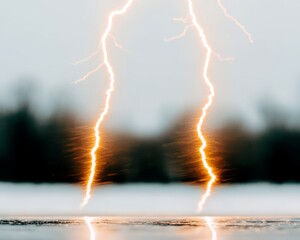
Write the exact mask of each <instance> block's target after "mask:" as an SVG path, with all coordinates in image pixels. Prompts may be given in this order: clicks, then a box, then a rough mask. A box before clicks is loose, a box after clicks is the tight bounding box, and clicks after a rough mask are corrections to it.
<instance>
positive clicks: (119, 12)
mask: <svg viewBox="0 0 300 240" xmlns="http://www.w3.org/2000/svg"><path fill="white" fill-rule="evenodd" d="M133 2H134V0H128V1H127V2H126V4H125V5H124V6H123V7H122V8H121V9H120V10H115V11H112V12H111V13H110V14H109V17H108V24H107V27H106V29H105V31H104V34H103V36H102V38H101V44H100V45H101V48H102V52H103V63H102V64H103V66H105V67H106V70H107V72H108V74H109V80H110V86H109V89H108V90H107V91H106V100H105V107H104V110H103V111H102V112H101V114H100V117H99V118H98V120H97V123H96V125H95V128H94V131H95V144H94V147H93V148H92V150H91V168H90V175H89V178H88V182H87V186H86V193H85V197H84V199H83V202H82V204H81V206H85V205H86V204H87V203H88V201H89V199H90V198H91V188H92V184H93V182H94V177H95V170H96V164H97V156H96V152H97V150H98V149H99V146H100V140H101V139H100V130H99V128H100V126H101V123H102V121H103V120H104V118H105V116H106V114H107V113H108V110H109V106H110V99H111V94H112V92H113V90H114V83H115V73H114V71H113V67H112V64H111V63H110V61H109V56H108V49H107V40H108V38H109V37H110V38H112V39H113V40H114V43H115V45H116V46H118V47H121V46H120V45H119V44H118V43H116V41H115V39H114V37H112V35H111V30H112V28H113V21H114V18H115V17H116V16H119V15H123V14H125V13H126V12H127V10H128V9H129V8H130V7H131V5H132V3H133ZM99 51H100V50H99V48H98V49H97V50H96V52H94V53H93V54H92V55H90V56H89V57H88V58H86V59H84V61H86V60H88V59H90V58H91V57H93V56H95V55H96V54H97V53H98V52H99ZM81 62H82V61H81ZM102 64H100V65H99V66H98V67H97V68H96V69H95V70H92V71H91V72H90V73H87V75H86V77H89V76H90V75H91V74H93V73H94V72H96V71H97V70H99V69H100V68H101V67H102ZM84 79H85V78H82V79H81V81H83V80H84Z"/></svg>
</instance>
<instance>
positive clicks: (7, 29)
mask: <svg viewBox="0 0 300 240" xmlns="http://www.w3.org/2000/svg"><path fill="white" fill-rule="evenodd" d="M124 2H125V1H123V0H85V1H83V0H64V1H53V0H51V1H50V0H43V1H41V0H26V1H22V0H10V1H6V0H0V53H1V54H0V66H2V67H1V71H0V102H1V104H0V105H1V106H2V107H9V106H14V104H15V102H16V101H15V94H16V90H15V89H16V87H17V86H18V85H20V84H26V83H27V80H26V79H32V80H33V81H34V82H35V85H36V87H35V88H34V92H33V93H34V94H33V99H34V104H35V106H36V108H37V109H39V110H41V112H42V113H43V114H46V115H47V114H49V113H50V112H51V109H52V107H53V106H54V105H56V104H57V103H58V102H60V101H63V102H66V104H68V105H70V106H71V107H72V108H75V109H76V110H77V111H78V113H79V117H82V118H84V119H86V120H92V119H95V118H96V117H97V115H98V113H99V110H100V108H101V107H102V106H103V102H104V91H105V88H106V87H107V84H108V80H107V75H106V73H105V72H104V71H101V72H99V73H98V74H96V75H94V76H93V77H91V78H90V79H89V80H88V81H86V82H84V83H82V84H80V85H73V84H71V83H72V81H75V80H76V79H78V78H80V77H81V76H83V75H84V74H85V73H86V72H87V71H89V70H90V69H92V68H93V67H95V66H96V65H97V63H99V62H101V59H100V58H95V59H93V60H91V61H90V62H88V63H84V64H82V65H80V66H74V65H72V63H73V62H75V61H77V60H79V59H81V58H84V57H86V56H88V55H89V54H90V53H91V52H92V51H94V50H95V49H96V47H97V44H98V39H99V36H100V34H101V33H103V31H104V28H105V24H106V17H107V14H108V12H109V11H111V10H113V9H115V8H119V7H121V6H123V4H124ZM195 2H197V4H196V5H197V14H198V17H199V20H200V21H201V24H202V25H203V28H204V29H205V30H206V33H207V36H208V39H209V41H210V43H211V45H212V47H213V48H214V49H215V50H216V51H217V52H219V53H221V54H222V55H223V56H232V57H234V58H235V61H233V62H220V61H218V60H217V59H214V61H213V63H212V65H211V67H210V76H211V80H212V81H213V82H214V83H215V87H216V92H217V97H216V99H215V104H214V106H213V108H212V111H211V112H210V115H209V118H208V121H207V124H208V126H212V127H216V126H219V125H220V124H223V123H225V122H226V121H228V120H230V119H233V118H235V117H240V118H242V119H243V120H244V121H245V122H246V123H247V124H248V125H249V126H256V127H257V126H259V124H260V115H259V107H260V106H261V103H262V102H263V101H269V102H272V103H274V104H276V105H279V106H280V107H282V108H283V109H284V110H286V111H287V112H291V113H293V114H295V113H298V114H299V111H298V110H299V103H298V102H299V101H298V96H299V94H300V81H299V79H300V70H299V61H298V58H299V55H300V48H299V46H298V45H299V42H300V28H299V27H298V24H299V22H300V15H299V10H300V1H299V0H223V3H224V5H226V7H227V8H228V11H229V12H230V13H231V14H232V15H234V16H235V17H237V18H238V19H239V20H240V21H241V22H242V23H243V24H244V25H245V26H246V28H247V29H248V30H249V31H250V32H251V33H252V34H253V37H254V41H255V43H254V44H253V45H251V44H250V43H249V42H248V41H247V38H246V37H245V36H244V35H243V34H242V33H241V31H240V30H239V29H238V28H237V27H236V25H235V24H234V23H232V22H231V21H229V20H228V19H226V18H225V17H224V15H223V13H222V11H221V10H220V9H219V8H218V6H217V4H216V1H214V0H211V1H208V0H197V1H196V0H195ZM186 15H187V4H186V1H185V0H136V4H135V5H134V6H133V7H132V8H131V9H130V11H129V12H128V15H126V16H123V17H120V18H118V19H117V20H116V22H115V27H114V29H113V35H114V36H115V37H116V38H117V40H118V42H119V43H121V44H122V45H123V46H124V47H125V48H126V49H129V51H128V52H122V51H120V50H119V49H117V48H115V47H114V46H113V44H111V45H110V50H111V52H110V56H111V60H112V62H113V63H114V67H115V72H116V76H117V83H116V91H115V92H114V95H113V101H112V108H111V112H110V114H109V117H108V118H107V121H106V123H105V124H106V126H108V127H111V128H113V129H127V130H128V131H131V132H133V133H142V134H155V133H158V132H160V131H161V130H163V129H164V128H165V127H166V126H167V125H168V124H170V123H171V122H173V121H175V120H176V118H177V117H178V116H179V115H180V114H182V113H184V112H186V111H188V110H192V109H196V107H197V106H201V105H202V103H203V100H204V97H205V94H206V93H207V87H206V86H205V85H204V84H203V81H202V78H201V76H200V74H199V73H200V71H201V67H202V63H203V54H204V52H203V49H202V47H201V45H200V44H199V41H198V39H197V36H196V34H195V31H194V30H190V31H189V32H188V34H187V36H186V37H185V38H183V39H180V40H178V41H175V42H171V43H165V42H164V41H163V39H164V38H165V37H169V36H173V35H177V34H178V33H181V31H182V30H183V28H184V25H183V24H182V23H180V22H174V21H172V18H173V17H185V16H186ZM22 82H23V83H22ZM288 117H290V116H288Z"/></svg>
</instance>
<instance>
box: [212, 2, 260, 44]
mask: <svg viewBox="0 0 300 240" xmlns="http://www.w3.org/2000/svg"><path fill="white" fill-rule="evenodd" d="M217 2H218V5H219V7H220V8H221V9H222V10H223V13H224V15H225V16H226V17H227V18H229V19H230V20H232V21H233V22H234V23H235V24H236V25H237V26H238V27H239V28H240V29H241V30H242V32H243V33H244V34H245V35H246V36H247V37H248V39H249V42H250V43H254V41H253V38H252V34H251V33H249V32H248V31H247V29H246V27H245V26H243V24H241V23H240V22H239V21H238V20H237V19H236V18H235V17H233V16H232V15H230V14H229V13H228V10H227V8H226V7H225V6H224V5H223V3H222V1H221V0H217Z"/></svg>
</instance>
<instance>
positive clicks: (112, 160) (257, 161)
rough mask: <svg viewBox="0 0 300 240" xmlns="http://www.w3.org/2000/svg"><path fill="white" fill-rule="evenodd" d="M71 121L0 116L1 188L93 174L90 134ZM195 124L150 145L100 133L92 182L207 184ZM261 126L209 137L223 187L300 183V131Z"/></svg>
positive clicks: (188, 120) (22, 110) (27, 113)
mask: <svg viewBox="0 0 300 240" xmlns="http://www.w3.org/2000/svg"><path fill="white" fill-rule="evenodd" d="M73 119H74V117H73V116H72V114H67V113H63V112H58V113H57V114H55V116H52V117H50V118H48V119H47V120H40V119H38V117H36V116H35V114H34V113H33V111H31V108H30V106H29V104H26V103H24V104H22V105H20V106H19V108H18V109H16V110H14V111H6V112H2V113H0V181H9V182H34V183H44V182H45V183H82V182H83V181H84V180H85V178H86V176H87V174H88V171H89V167H90V165H89V161H90V157H89V150H90V148H91V147H92V144H93V129H92V127H93V126H92V125H91V126H87V125H84V124H82V123H78V122H75V121H74V120H73ZM271 119H276V116H275V117H274V118H271ZM196 122H197V116H195V115H193V114H190V115H188V114H187V115H186V116H185V117H184V118H182V119H180V120H179V121H178V123H177V124H176V125H174V126H173V127H172V129H170V130H169V131H168V132H166V133H165V134H163V135H162V136H160V137H157V138H152V139H142V138H136V137H134V136H129V135H126V134H115V133H109V132H104V137H103V145H102V146H101V149H100V154H98V157H99V159H100V160H99V165H98V169H97V170H98V175H97V182H98V183H110V182H114V183H129V182H149V183H150V182H159V183H169V182H190V183H201V182H204V181H206V180H207V175H206V172H205V171H204V170H203V167H202V164H201V162H200V156H199V153H198V147H199V144H200V143H199V140H198V138H197V134H196V131H195V127H194V126H195V124H196ZM266 124H267V126H268V127H266V128H265V130H263V131H261V132H259V133H255V134H254V133H250V132H249V131H247V130H245V128H244V127H243V126H242V125H241V124H240V123H232V124H229V125H227V126H225V127H223V128H222V129H219V130H217V131H214V132H208V133H206V135H207V139H208V143H209V148H208V149H207V152H208V156H209V161H210V162H211V164H212V165H213V166H214V168H215V170H216V171H217V172H218V175H219V181H220V182H222V183H241V182H243V183H245V182H259V181H264V182H275V183H283V182H300V174H299V170H300V128H293V129H291V128H288V127H286V126H285V124H284V123H282V122H280V123H278V122H276V121H272V120H271V121H269V120H268V121H267V120H266Z"/></svg>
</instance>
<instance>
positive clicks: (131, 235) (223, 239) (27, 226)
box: [0, 217, 300, 240]
mask: <svg viewBox="0 0 300 240" xmlns="http://www.w3.org/2000/svg"><path fill="white" fill-rule="evenodd" d="M299 236H300V218H295V217H293V218H290V217H284V218H283V217H214V218H206V217H170V218H167V217H151V218H150V217H148V218H144V217H133V218H130V217H94V218H84V217H71V218H53V217H52V218H48V217H44V218H35V217H31V218H28V217H27V218H22V217H7V218H2V220H0V239H1V240H9V239H14V240H42V239H43V240H100V239H101V240H102V239H105V240H123V239H124V240H125V239H126V240H127V239H128V240H129V239H130V240H141V239H145V240H148V239H149V240H153V239H158V240H171V239H174V240H200V239H201V240H248V239H249V240H253V239H255V240H262V239H264V240H296V239H297V240H298V239H299Z"/></svg>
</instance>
